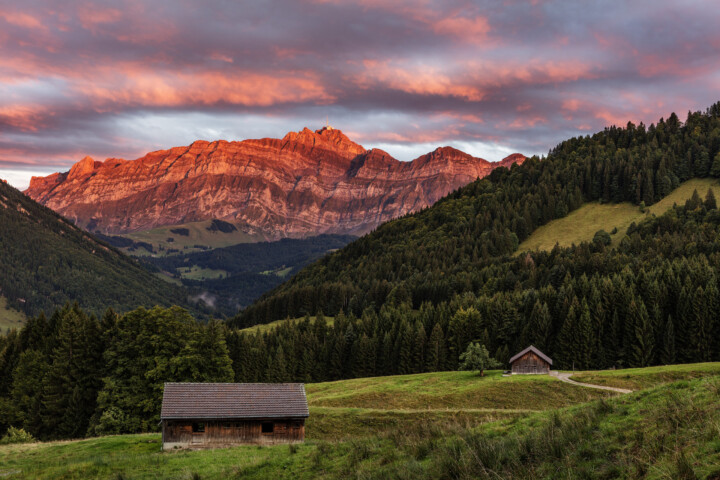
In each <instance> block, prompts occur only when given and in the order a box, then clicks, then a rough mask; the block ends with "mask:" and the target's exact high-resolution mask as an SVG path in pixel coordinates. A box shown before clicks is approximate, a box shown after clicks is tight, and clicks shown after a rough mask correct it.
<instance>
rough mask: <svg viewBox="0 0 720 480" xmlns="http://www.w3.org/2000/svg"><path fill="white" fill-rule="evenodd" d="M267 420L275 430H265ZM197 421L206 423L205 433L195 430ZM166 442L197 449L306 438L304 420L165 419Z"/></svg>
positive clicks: (288, 441) (267, 443)
mask: <svg viewBox="0 0 720 480" xmlns="http://www.w3.org/2000/svg"><path fill="white" fill-rule="evenodd" d="M263 423H272V424H273V432H272V433H263V432H262V425H263ZM193 424H204V426H205V431H204V432H193ZM162 428H163V444H168V446H170V447H173V446H186V447H193V448H203V447H220V446H228V445H242V444H262V445H273V444H278V443H296V442H302V441H304V440H305V420H304V419H280V420H278V419H275V420H209V421H208V420H196V421H192V420H164V421H163V425H162Z"/></svg>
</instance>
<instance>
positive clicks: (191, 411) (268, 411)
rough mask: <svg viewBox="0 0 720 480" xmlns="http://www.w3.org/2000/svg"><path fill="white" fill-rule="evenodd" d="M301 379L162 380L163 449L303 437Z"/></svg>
mask: <svg viewBox="0 0 720 480" xmlns="http://www.w3.org/2000/svg"><path fill="white" fill-rule="evenodd" d="M308 416H309V411H308V405H307V398H306V397H305V385H303V384H302V383H166V384H165V390H164V392H163V402H162V411H161V413H160V420H161V423H162V445H163V450H168V449H172V448H218V447H227V446H231V445H241V444H262V445H272V444H277V443H298V442H302V441H304V440H305V419H306V418H308Z"/></svg>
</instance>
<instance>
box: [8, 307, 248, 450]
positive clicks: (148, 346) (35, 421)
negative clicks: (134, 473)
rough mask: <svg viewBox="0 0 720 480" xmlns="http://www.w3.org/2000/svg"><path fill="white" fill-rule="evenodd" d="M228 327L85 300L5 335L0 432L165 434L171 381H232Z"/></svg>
mask: <svg viewBox="0 0 720 480" xmlns="http://www.w3.org/2000/svg"><path fill="white" fill-rule="evenodd" d="M225 329H226V327H225V326H224V325H223V324H221V323H219V322H217V321H213V322H209V323H208V324H200V323H198V322H197V321H196V320H195V319H194V318H193V317H192V316H191V315H190V314H189V313H188V312H187V311H186V310H183V309H181V308H179V307H171V308H167V309H165V308H160V307H155V308H153V309H150V310H146V309H144V308H140V309H137V310H134V311H131V312H129V313H126V314H125V315H122V316H121V315H117V314H116V313H115V312H114V311H113V310H111V309H108V310H107V311H106V313H105V315H103V317H102V318H101V319H99V320H98V319H97V318H96V317H95V316H94V315H88V314H87V313H85V312H84V311H83V310H81V309H80V308H79V307H78V306H77V304H75V305H74V306H69V305H66V306H65V307H64V308H62V309H60V310H57V311H55V313H54V314H53V315H52V316H51V317H50V318H47V317H46V316H45V315H44V314H41V315H39V316H37V317H34V318H31V319H30V320H28V323H27V324H26V325H25V326H24V327H23V329H22V330H20V331H19V332H18V331H15V330H13V331H11V332H10V334H8V335H7V336H0V433H1V432H4V431H5V430H6V429H7V428H8V427H9V426H14V427H16V428H23V429H25V430H26V431H27V432H29V433H31V434H32V435H34V436H35V437H37V438H40V439H56V438H79V437H83V436H85V435H96V434H112V433H132V432H146V431H154V430H157V429H158V422H159V420H160V406H161V403H162V391H163V384H164V382H173V381H194V382H208V381H216V382H228V381H232V380H233V378H234V372H233V370H232V367H231V361H230V356H229V354H228V349H227V346H226V344H225Z"/></svg>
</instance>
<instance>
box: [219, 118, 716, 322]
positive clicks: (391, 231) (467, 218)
mask: <svg viewBox="0 0 720 480" xmlns="http://www.w3.org/2000/svg"><path fill="white" fill-rule="evenodd" d="M719 115H720V104H716V105H713V106H712V107H711V108H709V109H708V110H707V111H706V112H704V113H700V112H695V113H688V116H687V120H686V122H685V123H682V122H681V121H680V120H679V119H678V117H677V115H675V114H672V115H670V117H669V118H668V119H667V120H663V119H661V120H660V121H659V122H658V123H657V124H656V125H650V126H649V127H645V126H644V125H643V124H640V125H638V126H636V125H633V124H632V123H628V125H627V126H626V127H625V128H618V127H611V128H607V129H605V130H604V131H603V132H600V133H597V134H595V135H592V136H585V137H577V138H573V139H570V140H568V141H565V142H563V143H561V144H559V145H558V146H557V147H556V148H554V149H553V150H551V151H550V153H549V155H548V156H547V158H544V159H542V160H540V159H538V158H531V159H528V160H527V161H526V162H525V163H524V164H523V165H521V166H517V165H515V166H513V167H512V168H511V169H509V170H508V169H504V168H499V169H496V170H495V171H493V172H492V173H491V174H490V175H489V176H488V177H486V178H485V179H482V180H478V181H476V182H474V183H472V184H470V185H468V186H467V187H465V188H462V189H460V190H459V191H457V192H455V193H453V194H451V195H449V196H448V197H446V198H444V199H442V200H440V201H439V202H437V203H436V204H435V205H433V206H432V207H430V208H428V209H425V210H424V211H422V212H418V213H416V214H412V215H409V216H406V217H404V218H401V219H398V220H395V221H391V222H388V223H386V224H384V225H382V226H380V227H379V228H378V229H377V230H376V231H375V232H373V233H371V234H369V235H366V236H365V237H363V238H360V239H359V240H357V241H355V242H353V243H351V244H350V245H348V246H347V247H346V248H344V249H342V250H341V251H339V252H337V253H335V254H333V255H329V256H327V257H325V258H324V259H322V260H321V261H319V262H317V263H315V264H314V265H311V266H310V267H307V268H305V269H303V270H302V271H301V272H299V273H298V274H297V275H296V276H295V277H294V278H293V279H292V280H291V281H289V282H287V283H285V284H283V285H281V286H280V287H278V288H277V289H275V290H273V291H272V292H269V293H268V294H266V295H264V296H263V297H261V299H260V300H259V301H257V302H256V303H255V304H253V305H252V306H251V307H249V308H247V309H246V310H244V311H243V312H241V313H240V314H239V315H238V316H237V317H236V318H235V319H234V320H233V324H234V325H236V326H250V325H254V324H258V323H268V322H270V321H274V320H278V319H282V318H285V317H288V316H289V317H292V318H294V317H300V316H303V315H304V314H305V313H310V314H313V313H314V312H316V311H319V310H322V311H323V312H325V313H326V314H329V315H334V314H336V313H338V312H339V311H341V310H343V311H344V312H346V313H349V312H352V313H354V314H355V315H356V316H358V315H361V314H362V312H363V311H364V310H365V309H366V308H372V309H374V310H375V311H376V312H377V311H379V309H380V308H381V307H382V306H383V305H384V304H385V303H386V302H387V301H388V299H389V298H390V297H391V295H392V294H393V292H397V291H398V290H401V291H403V292H407V294H408V295H409V296H410V300H411V304H412V306H413V308H416V309H417V308H419V307H420V305H422V304H423V303H424V302H428V301H429V302H431V303H433V304H438V303H440V302H443V301H446V300H447V299H448V298H452V297H453V296H454V295H457V294H463V293H466V292H467V293H477V292H479V291H481V290H487V288H488V285H487V283H488V282H490V283H492V282H494V280H493V279H488V278H487V277H484V276H482V275H481V274H480V272H481V271H483V269H484V268H485V266H486V265H488V264H492V263H493V262H497V261H500V260H499V259H500V258H502V257H503V256H504V255H508V254H511V253H513V252H514V251H515V250H516V249H517V247H518V244H519V242H522V241H523V240H524V239H526V238H527V237H528V236H529V235H530V233H532V231H533V230H535V229H536V228H537V227H538V226H540V225H543V224H545V223H547V222H548V221H550V220H552V219H555V218H559V217H563V216H565V215H567V213H568V212H570V211H572V210H574V209H576V208H578V207H579V206H581V205H582V204H583V203H584V202H587V201H600V202H621V201H629V202H632V203H634V204H637V205H642V204H643V203H644V204H645V205H651V204H653V203H654V202H656V201H657V200H659V199H660V198H662V197H664V196H666V195H667V194H668V193H669V192H670V191H671V190H672V189H674V188H675V187H677V186H678V185H679V184H680V183H681V182H683V181H685V180H688V179H689V178H691V177H706V176H709V175H712V176H720V116H719Z"/></svg>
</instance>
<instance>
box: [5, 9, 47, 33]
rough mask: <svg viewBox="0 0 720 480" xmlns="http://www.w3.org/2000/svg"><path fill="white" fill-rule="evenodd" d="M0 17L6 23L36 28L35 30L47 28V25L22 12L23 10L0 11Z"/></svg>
mask: <svg viewBox="0 0 720 480" xmlns="http://www.w3.org/2000/svg"><path fill="white" fill-rule="evenodd" d="M0 18H2V19H4V20H5V21H6V22H7V23H9V24H11V25H15V26H18V27H23V28H29V29H36V30H47V27H46V26H45V25H43V23H42V22H41V21H40V20H38V19H37V18H36V17H34V16H32V15H30V14H27V13H24V12H3V11H0Z"/></svg>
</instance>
